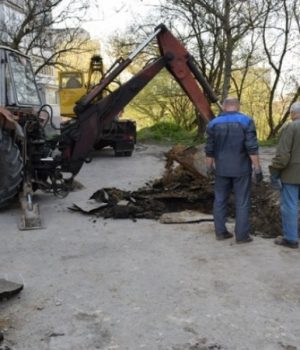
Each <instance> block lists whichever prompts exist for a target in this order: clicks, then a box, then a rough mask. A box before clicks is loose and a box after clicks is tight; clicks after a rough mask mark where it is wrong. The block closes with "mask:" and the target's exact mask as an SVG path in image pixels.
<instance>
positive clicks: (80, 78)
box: [59, 72, 86, 118]
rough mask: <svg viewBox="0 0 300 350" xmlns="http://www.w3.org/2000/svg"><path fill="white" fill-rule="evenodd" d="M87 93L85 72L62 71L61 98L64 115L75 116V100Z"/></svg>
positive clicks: (61, 109) (60, 77)
mask: <svg viewBox="0 0 300 350" xmlns="http://www.w3.org/2000/svg"><path fill="white" fill-rule="evenodd" d="M84 94H86V87H85V84H84V74H83V72H60V74H59V99H60V113H61V115H62V117H69V118H70V117H74V116H75V114H74V111H73V108H74V105H75V102H76V101H78V100H79V99H80V97H81V96H83V95H84Z"/></svg>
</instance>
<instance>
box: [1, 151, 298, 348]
mask: <svg viewBox="0 0 300 350" xmlns="http://www.w3.org/2000/svg"><path fill="white" fill-rule="evenodd" d="M167 149H168V148H166V147H160V146H141V145H140V146H139V147H138V148H137V150H136V152H134V154H133V156H132V157H131V158H115V157H113V156H112V152H110V151H109V150H107V151H104V152H100V153H99V154H97V155H96V156H95V158H94V160H93V162H92V163H90V164H87V165H85V166H84V168H83V169H82V171H81V173H80V174H79V176H78V180H79V181H80V182H81V183H82V184H84V186H85V189H83V190H81V191H76V192H73V193H71V194H70V195H69V196H68V197H67V198H65V199H58V198H55V197H52V196H51V195H48V194H42V193H38V194H37V195H36V198H35V200H36V201H38V202H39V203H40V210H41V215H42V217H43V224H44V226H45V228H44V229H42V230H35V231H19V230H18V228H17V224H18V220H19V216H20V210H19V208H18V206H17V205H15V206H14V207H12V208H10V209H9V210H5V211H2V212H0V220H1V226H0V242H1V244H0V262H1V263H0V278H7V279H10V280H13V281H15V282H22V283H24V290H23V291H22V292H21V293H20V294H19V295H18V297H14V298H12V299H9V300H7V301H5V302H2V303H0V331H1V330H2V331H3V333H4V338H5V341H4V342H2V343H0V349H12V350H81V349H82V350H93V349H105V350H109V349H120V350H138V349H146V350H209V349H210V350H214V349H228V350H246V349H247V350H282V349H285V350H296V349H300V308H299V306H300V278H299V270H300V252H299V250H289V249H288V248H284V247H279V246H275V245H274V244H273V242H272V240H266V239H262V238H260V237H255V238H254V241H253V242H252V243H250V244H246V245H236V244H235V243H234V240H228V241H226V242H219V241H216V240H215V239H214V235H213V227H212V224H211V223H203V224H179V225H163V224H160V223H158V222H156V221H152V220H138V221H137V222H133V221H131V220H127V219H123V220H113V219H106V220H105V219H102V218H93V217H90V216H85V215H82V214H80V213H74V212H71V211H70V210H69V209H68V207H69V206H70V205H72V203H74V202H76V201H78V200H82V199H88V198H89V196H91V195H92V193H94V192H95V191H96V190H97V189H99V188H102V187H105V186H108V187H117V188H121V189H129V190H133V189H137V188H138V187H140V186H142V185H144V184H145V183H146V182H147V181H150V180H153V179H154V178H157V177H160V176H161V174H162V172H163V168H164V156H163V152H164V151H165V150H167ZM272 152H273V150H272V149H265V150H262V158H263V160H264V169H266V168H267V162H268V160H269V158H270V156H271V155H272ZM5 347H6V348H5Z"/></svg>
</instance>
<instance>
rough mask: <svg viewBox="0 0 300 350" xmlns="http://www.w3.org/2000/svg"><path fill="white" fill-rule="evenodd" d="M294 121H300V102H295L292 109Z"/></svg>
mask: <svg viewBox="0 0 300 350" xmlns="http://www.w3.org/2000/svg"><path fill="white" fill-rule="evenodd" d="M290 113H291V118H292V120H295V119H300V102H294V103H293V104H292V105H291V108H290Z"/></svg>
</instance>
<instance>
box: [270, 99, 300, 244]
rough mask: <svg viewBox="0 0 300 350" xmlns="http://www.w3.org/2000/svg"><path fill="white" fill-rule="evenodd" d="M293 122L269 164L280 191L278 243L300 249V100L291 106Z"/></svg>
mask: <svg viewBox="0 0 300 350" xmlns="http://www.w3.org/2000/svg"><path fill="white" fill-rule="evenodd" d="M290 114H291V119H292V122H291V123H288V124H287V125H286V126H285V127H284V128H283V129H282V131H281V133H280V137H279V142H278V145H277V149H276V155H275V157H274V158H273V159H272V164H271V165H270V167H269V168H270V173H271V184H272V186H273V187H274V188H275V187H276V188H277V189H279V190H280V212H281V221H282V229H283V237H278V238H277V239H276V240H275V243H276V244H279V245H283V246H286V247H289V248H298V245H299V243H298V239H299V238H298V203H299V199H300V102H295V103H293V104H292V105H291V108H290Z"/></svg>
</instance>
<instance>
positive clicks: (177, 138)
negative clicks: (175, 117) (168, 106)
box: [137, 122, 197, 146]
mask: <svg viewBox="0 0 300 350" xmlns="http://www.w3.org/2000/svg"><path fill="white" fill-rule="evenodd" d="M137 139H138V140H139V141H142V142H159V143H167V144H178V143H180V144H183V145H187V146H191V145H194V144H196V143H197V142H196V131H195V130H192V131H188V130H185V129H183V128H182V127H181V126H180V125H178V124H175V123H174V122H159V123H156V124H154V125H152V126H150V127H146V128H143V129H141V130H140V131H138V136H137Z"/></svg>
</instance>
